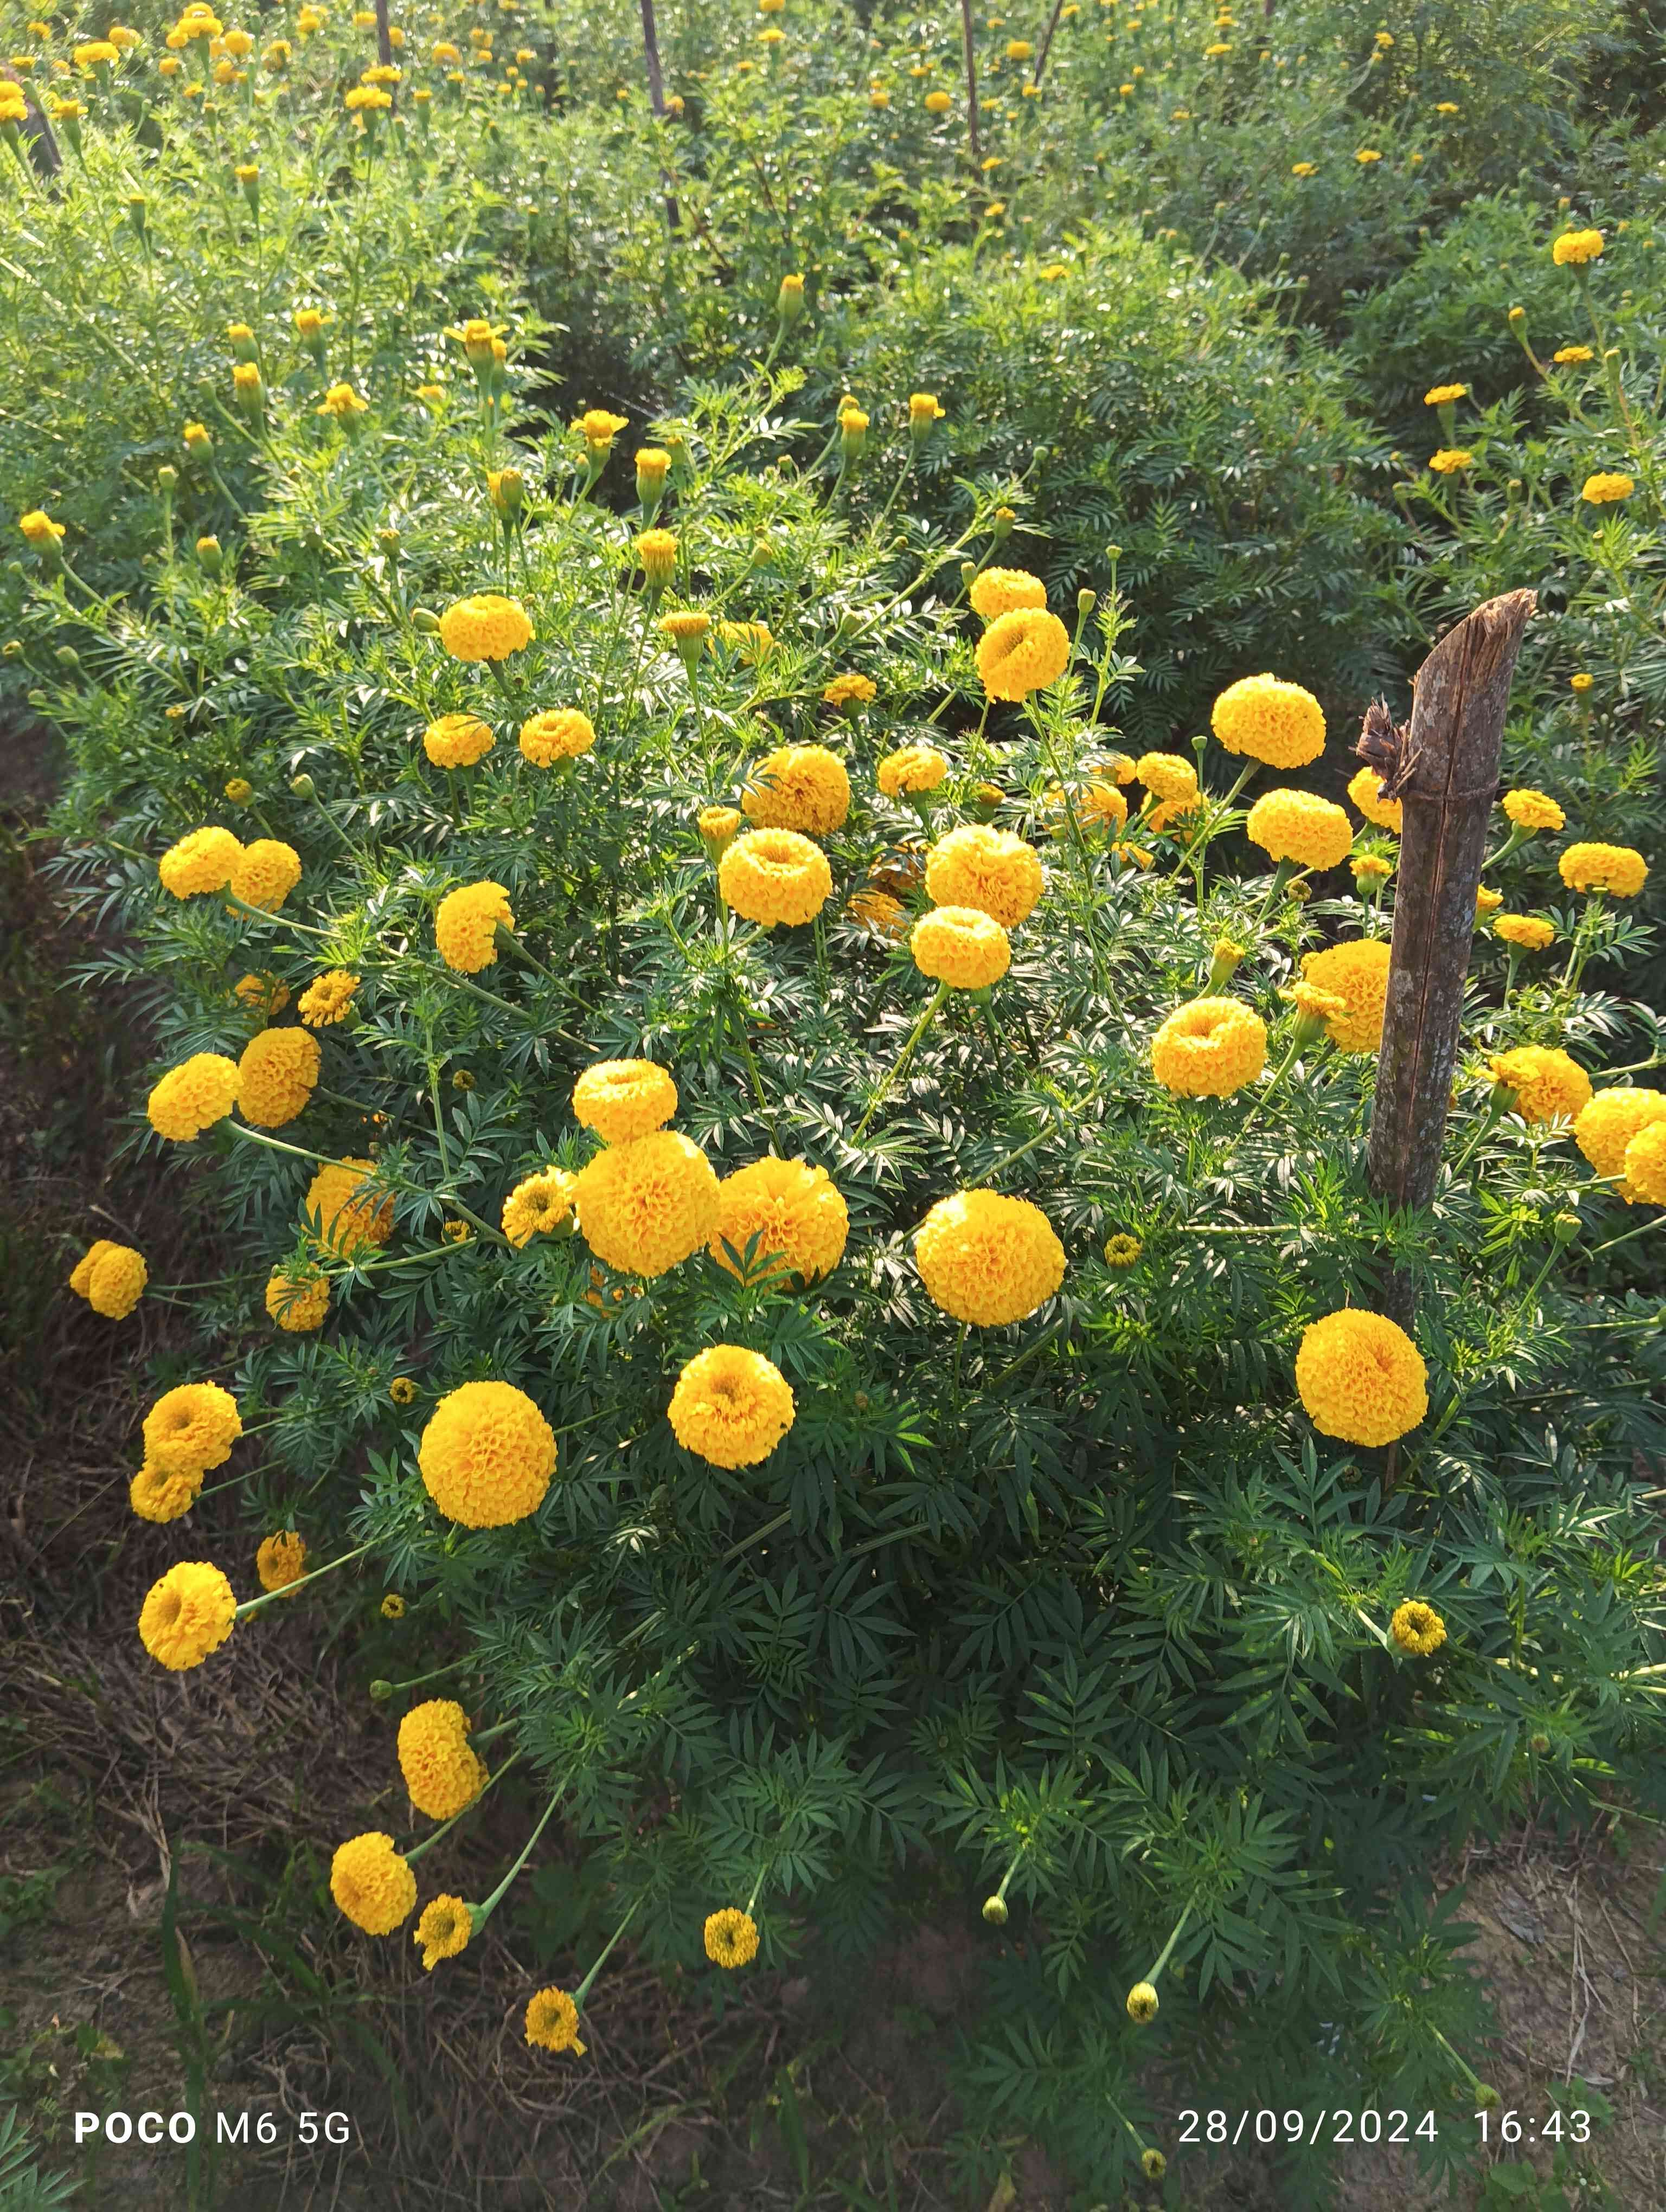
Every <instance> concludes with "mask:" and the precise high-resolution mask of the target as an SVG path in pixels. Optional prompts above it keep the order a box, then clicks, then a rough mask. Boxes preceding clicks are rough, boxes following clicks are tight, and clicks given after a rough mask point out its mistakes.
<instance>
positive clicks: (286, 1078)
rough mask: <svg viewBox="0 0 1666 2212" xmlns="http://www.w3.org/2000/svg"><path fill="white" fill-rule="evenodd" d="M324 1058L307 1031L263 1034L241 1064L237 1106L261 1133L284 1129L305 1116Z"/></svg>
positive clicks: (246, 1050) (249, 1045)
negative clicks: (297, 1117)
mask: <svg viewBox="0 0 1666 2212" xmlns="http://www.w3.org/2000/svg"><path fill="white" fill-rule="evenodd" d="M322 1059H323V1056H322V1054H320V1052H319V1042H318V1039H317V1038H316V1037H315V1036H313V1035H312V1034H311V1033H310V1032H309V1031H308V1030H261V1032H260V1034H259V1036H256V1037H252V1038H251V1039H250V1040H249V1042H248V1043H247V1044H246V1045H245V1046H244V1048H243V1056H242V1058H241V1059H240V1060H239V1061H238V1063H237V1103H238V1108H239V1110H240V1112H241V1114H242V1116H243V1119H244V1120H245V1121H248V1122H251V1123H252V1125H253V1127H255V1128H257V1129H281V1128H283V1127H284V1126H285V1124H286V1123H288V1122H290V1121H294V1120H295V1116H296V1115H298V1114H300V1113H301V1112H302V1111H303V1110H304V1109H305V1108H306V1106H307V1102H308V1101H309V1100H310V1099H311V1097H312V1095H313V1087H314V1085H316V1084H317V1082H318V1079H319V1068H320V1066H321V1065H322Z"/></svg>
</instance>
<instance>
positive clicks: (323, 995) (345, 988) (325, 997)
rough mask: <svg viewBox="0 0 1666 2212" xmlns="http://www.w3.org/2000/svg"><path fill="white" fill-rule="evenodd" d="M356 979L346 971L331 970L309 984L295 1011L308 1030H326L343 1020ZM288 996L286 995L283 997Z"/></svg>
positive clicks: (350, 1004)
mask: <svg viewBox="0 0 1666 2212" xmlns="http://www.w3.org/2000/svg"><path fill="white" fill-rule="evenodd" d="M358 987H359V979H358V977H357V976H356V975H352V974H351V973H350V971H349V970H348V969H345V968H331V969H327V970H326V971H325V974H324V975H320V976H319V977H318V979H317V980H316V981H314V982H311V983H309V984H308V985H307V988H306V989H305V990H304V991H303V992H302V993H301V997H300V999H299V1000H298V1001H297V1002H296V1006H295V1012H297V1013H298V1014H299V1015H300V1016H301V1020H302V1021H303V1022H305V1023H306V1024H307V1027H308V1028H309V1029H314V1030H326V1029H331V1028H333V1027H334V1025H335V1024H337V1022H344V1021H345V1020H346V1018H347V1017H348V1014H349V1013H350V1011H351V1009H352V1005H353V994H354V993H355V992H356V990H357V989H358ZM284 995H285V997H286V998H287V997H288V995H289V994H288V993H287V992H286V993H285V994H284Z"/></svg>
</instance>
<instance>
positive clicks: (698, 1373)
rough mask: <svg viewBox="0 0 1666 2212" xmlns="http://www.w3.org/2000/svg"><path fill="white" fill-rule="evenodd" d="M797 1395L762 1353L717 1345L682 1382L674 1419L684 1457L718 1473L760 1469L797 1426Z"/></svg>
mask: <svg viewBox="0 0 1666 2212" xmlns="http://www.w3.org/2000/svg"><path fill="white" fill-rule="evenodd" d="M793 1411H794V1407H793V1392H792V1389H791V1387H790V1385H789V1384H788V1383H787V1378H786V1376H784V1375H783V1374H782V1373H781V1370H780V1369H779V1368H778V1367H777V1366H776V1365H775V1363H774V1362H773V1361H772V1360H769V1359H766V1358H764V1357H763V1353H762V1352H748V1351H747V1350H746V1349H745V1347H744V1346H741V1345H738V1344H714V1345H713V1346H710V1348H709V1349H708V1350H707V1351H705V1352H696V1355H695V1357H694V1358H692V1359H690V1361H689V1363H688V1364H687V1365H686V1366H685V1367H684V1370H683V1371H682V1373H681V1374H680V1375H679V1376H678V1378H677V1387H676V1389H674V1390H673V1391H672V1394H671V1405H670V1407H669V1409H668V1418H669V1419H670V1422H671V1425H672V1431H673V1433H674V1434H675V1436H676V1438H677V1441H678V1443H679V1444H681V1445H682V1447H683V1449H684V1451H691V1452H693V1453H694V1454H695V1455H696V1456H697V1457H698V1458H701V1459H703V1460H708V1461H709V1462H710V1463H711V1464H712V1466H714V1467H756V1466H757V1464H758V1463H759V1462H760V1461H762V1460H766V1459H768V1458H769V1455H770V1453H771V1452H772V1451H774V1449H775V1446H776V1445H777V1444H778V1443H780V1442H781V1438H782V1437H784V1436H785V1435H786V1434H787V1431H788V1430H789V1429H790V1428H791V1427H792V1425H793Z"/></svg>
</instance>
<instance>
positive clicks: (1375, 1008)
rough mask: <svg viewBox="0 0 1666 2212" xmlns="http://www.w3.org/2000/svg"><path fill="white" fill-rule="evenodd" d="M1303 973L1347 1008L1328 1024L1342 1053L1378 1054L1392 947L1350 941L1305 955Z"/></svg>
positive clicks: (1377, 942)
mask: <svg viewBox="0 0 1666 2212" xmlns="http://www.w3.org/2000/svg"><path fill="white" fill-rule="evenodd" d="M1302 974H1303V975H1304V976H1305V978H1306V979H1307V981H1309V982H1310V983H1316V984H1317V986H1318V987H1319V988H1320V989H1321V990H1322V991H1332V992H1334V993H1335V995H1336V996H1337V997H1338V998H1339V999H1341V1000H1342V1002H1343V1004H1344V1005H1345V1006H1346V1007H1347V1012H1346V1013H1341V1014H1337V1015H1335V1017H1334V1018H1332V1019H1331V1021H1330V1022H1329V1024H1327V1028H1328V1030H1329V1036H1330V1041H1331V1042H1332V1043H1333V1044H1334V1045H1335V1046H1336V1047H1337V1048H1338V1049H1339V1050H1340V1051H1342V1052H1375V1051H1377V1048H1379V1046H1380V1045H1381V1044H1382V1042H1383V1007H1384V1006H1385V1005H1386V1004H1387V1002H1388V995H1389V948H1388V945H1387V944H1386V943H1385V942H1384V941H1383V939H1382V938H1380V937H1356V938H1350V939H1347V941H1346V942H1345V943H1343V944H1341V945H1327V946H1326V947H1325V948H1324V950H1323V951H1321V952H1307V953H1304V954H1303V956H1302Z"/></svg>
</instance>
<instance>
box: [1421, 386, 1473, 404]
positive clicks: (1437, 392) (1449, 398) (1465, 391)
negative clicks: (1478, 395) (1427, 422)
mask: <svg viewBox="0 0 1666 2212" xmlns="http://www.w3.org/2000/svg"><path fill="white" fill-rule="evenodd" d="M1468 396H1469V387H1468V385H1467V384H1437V385H1435V386H1433V387H1432V389H1431V390H1429V391H1427V392H1425V393H1424V395H1423V404H1424V405H1425V406H1426V407H1450V405H1451V404H1452V403H1453V401H1454V400H1455V399H1467V398H1468Z"/></svg>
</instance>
